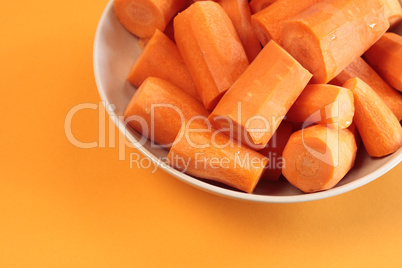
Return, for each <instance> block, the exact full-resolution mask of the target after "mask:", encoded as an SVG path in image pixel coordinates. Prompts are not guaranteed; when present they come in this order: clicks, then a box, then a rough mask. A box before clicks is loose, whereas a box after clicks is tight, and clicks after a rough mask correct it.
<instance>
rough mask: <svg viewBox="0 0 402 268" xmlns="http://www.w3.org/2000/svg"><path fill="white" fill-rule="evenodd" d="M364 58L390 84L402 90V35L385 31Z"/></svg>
mask: <svg viewBox="0 0 402 268" xmlns="http://www.w3.org/2000/svg"><path fill="white" fill-rule="evenodd" d="M364 58H365V59H366V61H367V62H368V64H370V65H371V67H373V69H374V70H376V71H377V73H378V74H380V75H381V77H382V78H384V80H385V81H386V82H387V83H388V84H390V85H391V86H392V87H394V88H395V89H397V90H399V91H402V36H399V35H397V34H395V33H385V34H384V35H383V36H382V37H381V38H380V40H378V41H377V42H376V43H375V44H374V45H372V46H371V48H370V49H369V50H367V51H366V53H364Z"/></svg>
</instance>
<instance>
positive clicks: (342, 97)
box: [286, 84, 355, 128]
mask: <svg viewBox="0 0 402 268" xmlns="http://www.w3.org/2000/svg"><path fill="white" fill-rule="evenodd" d="M354 111H355V109H354V106H353V93H352V92H351V91H350V90H349V89H346V88H343V87H338V86H333V85H326V84H317V85H308V86H306V88H305V89H304V90H303V92H302V93H301V94H300V96H299V98H298V99H297V100H296V102H295V103H294V104H293V105H292V107H291V108H290V110H289V112H288V113H287V114H286V120H288V121H291V122H299V123H301V122H304V123H306V124H312V123H318V124H324V125H327V124H336V126H337V127H340V128H347V127H348V126H350V124H351V123H352V121H353V115H354Z"/></svg>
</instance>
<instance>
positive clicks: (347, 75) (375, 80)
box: [330, 57, 402, 121]
mask: <svg viewBox="0 0 402 268" xmlns="http://www.w3.org/2000/svg"><path fill="white" fill-rule="evenodd" d="M354 77H358V78H360V79H361V80H363V82H365V83H367V84H368V85H369V86H370V87H371V88H372V89H373V90H374V91H375V92H376V93H377V94H378V96H380V98H381V99H382V100H383V101H384V102H385V104H386V105H387V106H388V107H389V109H391V111H392V112H393V113H394V114H395V116H396V118H398V120H399V121H400V120H402V95H401V94H400V93H399V92H398V91H396V90H394V89H393V88H392V87H390V86H389V85H388V84H387V83H386V82H385V81H384V80H383V79H382V78H381V77H380V76H379V75H378V74H377V73H376V72H375V71H374V70H373V68H371V67H370V65H368V64H367V63H366V62H365V61H364V60H363V59H362V58H361V57H358V58H357V59H355V60H354V61H353V62H352V63H351V64H349V65H348V66H347V67H346V68H345V69H344V70H343V71H342V72H340V73H339V74H338V75H337V76H336V77H335V78H334V79H332V80H331V81H330V83H331V84H334V85H337V86H342V85H343V84H344V83H345V82H346V81H347V80H349V79H351V78H354Z"/></svg>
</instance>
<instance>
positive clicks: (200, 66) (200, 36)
mask: <svg viewBox="0 0 402 268" xmlns="http://www.w3.org/2000/svg"><path fill="white" fill-rule="evenodd" d="M174 31H175V39H176V43H177V46H178V48H179V51H180V53H181V55H182V57H183V59H184V62H185V63H186V65H187V67H188V69H189V71H190V74H191V76H192V78H193V81H194V83H195V85H196V88H197V90H198V93H199V95H200V97H201V100H202V102H203V103H204V106H205V107H206V108H207V109H208V110H212V109H213V108H214V107H215V106H216V104H217V103H218V101H219V100H220V98H221V97H222V96H223V94H224V93H225V92H226V91H227V90H228V89H229V87H230V86H231V85H232V84H233V83H234V81H236V80H237V78H238V77H239V76H240V75H241V74H242V73H243V71H244V70H245V69H246V68H247V67H248V60H247V56H246V53H245V51H244V48H243V46H242V44H241V42H240V39H239V37H238V35H237V33H236V30H235V28H234V26H233V23H232V21H231V20H230V18H229V17H228V15H227V14H226V12H225V11H224V10H223V8H222V7H221V6H220V5H219V4H217V3H215V2H211V1H202V2H196V3H194V4H192V5H191V6H190V7H189V8H187V9H186V10H184V11H183V12H182V13H180V14H179V15H177V16H176V17H175V19H174Z"/></svg>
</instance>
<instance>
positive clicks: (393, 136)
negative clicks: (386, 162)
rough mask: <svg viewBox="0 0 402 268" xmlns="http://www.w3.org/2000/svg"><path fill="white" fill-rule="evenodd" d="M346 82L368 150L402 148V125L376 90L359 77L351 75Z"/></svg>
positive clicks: (376, 152)
mask: <svg viewBox="0 0 402 268" xmlns="http://www.w3.org/2000/svg"><path fill="white" fill-rule="evenodd" d="M343 86H344V87H346V88H349V89H350V90H351V91H352V92H353V96H354V100H355V109H356V112H355V117H354V119H355V122H356V126H357V129H358V130H359V133H360V136H361V138H362V140H363V144H364V147H365V148H366V151H367V153H368V154H369V155H370V156H375V157H381V156H385V155H388V154H391V153H393V152H395V151H397V150H398V149H399V148H401V146H402V127H401V125H400V124H399V122H398V119H396V117H395V115H394V114H393V113H392V112H391V110H390V109H389V108H388V106H387V105H386V104H385V103H384V102H383V101H382V100H381V98H380V97H379V96H378V95H377V94H376V93H375V91H374V90H373V89H372V88H371V87H370V86H369V85H367V84H366V83H364V82H363V81H362V80H360V79H359V78H352V79H350V80H348V81H346V83H345V84H344V85H343Z"/></svg>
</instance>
